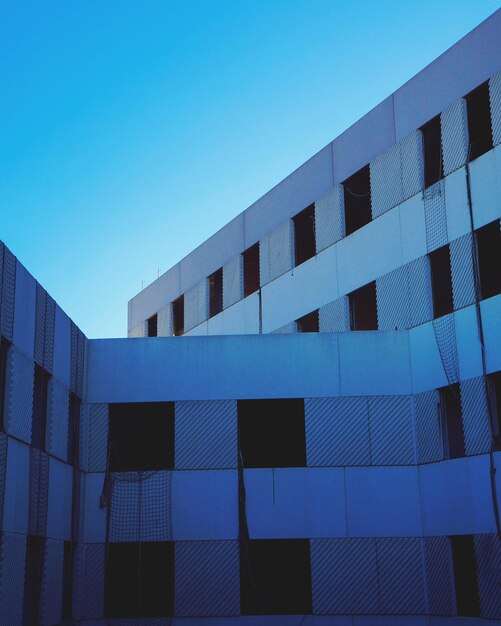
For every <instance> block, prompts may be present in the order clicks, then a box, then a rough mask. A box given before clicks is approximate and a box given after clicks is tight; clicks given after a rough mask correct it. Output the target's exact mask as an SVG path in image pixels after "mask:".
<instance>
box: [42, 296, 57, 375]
mask: <svg viewBox="0 0 501 626" xmlns="http://www.w3.org/2000/svg"><path fill="white" fill-rule="evenodd" d="M55 331H56V303H55V301H54V300H53V298H51V297H50V296H49V294H47V299H46V302H45V342H44V354H43V366H44V368H45V369H46V370H47V371H48V372H50V373H52V371H53V369H54V334H55Z"/></svg>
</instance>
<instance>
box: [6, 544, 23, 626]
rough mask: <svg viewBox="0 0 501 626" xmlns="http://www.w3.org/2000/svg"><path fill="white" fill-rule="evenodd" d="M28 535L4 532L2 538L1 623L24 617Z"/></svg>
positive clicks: (17, 620)
mask: <svg viewBox="0 0 501 626" xmlns="http://www.w3.org/2000/svg"><path fill="white" fill-rule="evenodd" d="M25 562H26V537H25V536H23V535H14V534H10V533H3V534H2V537H1V540H0V624H5V625H10V624H12V625H17V624H21V623H22V619H23V600H24V576H25Z"/></svg>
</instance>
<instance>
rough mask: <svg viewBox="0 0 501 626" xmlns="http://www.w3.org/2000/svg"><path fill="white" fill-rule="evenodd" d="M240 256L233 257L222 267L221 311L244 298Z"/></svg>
mask: <svg viewBox="0 0 501 626" xmlns="http://www.w3.org/2000/svg"><path fill="white" fill-rule="evenodd" d="M242 272H243V259H242V255H241V254H239V255H238V256H235V257H233V258H232V259H231V260H230V261H228V263H226V265H224V266H223V309H227V308H228V307H229V306H231V305H232V304H235V302H238V301H239V300H241V299H242V298H243V297H244V288H243V280H242V278H243V277H242Z"/></svg>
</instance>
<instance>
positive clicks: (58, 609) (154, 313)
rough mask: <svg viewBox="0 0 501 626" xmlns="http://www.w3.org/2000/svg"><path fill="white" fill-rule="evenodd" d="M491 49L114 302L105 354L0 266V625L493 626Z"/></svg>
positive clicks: (495, 309) (496, 542) (365, 121)
mask: <svg viewBox="0 0 501 626" xmlns="http://www.w3.org/2000/svg"><path fill="white" fill-rule="evenodd" d="M500 35H501V10H500V11H498V12H496V13H495V14H494V15H493V16H491V17H490V18H489V19H488V20H486V21H485V22H484V23H482V24H481V25H480V26H479V27H478V28H476V29H475V30H474V31H472V32H471V33H470V34H469V35H467V36H466V37H465V38H464V39H462V40H461V41H459V42H458V43H457V44H456V45H455V46H454V47H452V48H451V49H450V50H448V51H447V52H446V53H445V54H443V55H442V56H441V57H439V58H438V59H437V60H436V61H435V62H434V63H432V64H431V65H430V66H428V67H427V68H425V69H424V70H423V71H422V72H421V73H419V74H418V75H417V76H415V77H414V78H413V79H412V80H410V81H409V82H408V83H406V84H405V85H404V86H403V87H402V88H400V89H399V90H398V91H397V92H395V93H394V94H393V95H392V96H390V97H389V98H388V99H386V100H385V101H384V102H382V103H381V104H380V105H379V106H378V107H376V108H375V109H374V110H373V111H371V112H370V113H368V114H367V115H366V116H365V117H364V118H362V119H361V120H360V121H359V122H357V123H356V124H355V125H354V126H352V127H351V128H350V129H348V130H347V131H346V132H345V133H343V134H342V135H341V136H340V137H338V138H337V139H335V140H334V141H333V142H332V143H330V144H329V145H328V146H327V147H326V148H324V149H323V150H321V151H320V152H319V153H318V154H317V155H315V156H314V157H312V159H310V160H309V161H308V162H307V163H305V164H304V165H303V166H302V167H300V168H299V169H298V170H297V171H296V172H294V173H293V174H291V175H290V176H289V177H288V178H287V179H286V180H284V181H283V182H282V183H281V184H280V185H278V186H277V187H276V188H274V189H273V190H271V191H270V192H269V193H268V194H266V195H265V196H264V197H263V198H261V199H260V200H259V201H257V202H256V203H255V204H254V205H252V206H251V207H250V208H249V209H247V210H246V211H245V212H244V213H243V214H242V215H240V216H238V217H237V218H235V219H234V220H233V221H232V222H230V223H229V224H228V225H227V226H226V227H224V228H223V229H222V230H221V231H219V232H218V233H216V234H215V235H214V236H213V237H212V238H210V239H209V240H208V241H207V242H206V243H204V244H203V245H202V246H200V247H199V248H197V249H196V250H194V251H193V252H192V253H191V254H190V255H188V256H187V257H186V258H185V259H183V260H182V261H181V262H180V263H179V264H178V265H176V266H175V267H174V268H172V269H171V270H169V271H168V272H166V273H165V274H164V275H163V276H161V277H160V278H159V279H158V280H156V281H155V282H154V283H153V284H152V285H150V286H149V287H147V288H146V289H145V290H143V291H142V292H141V293H140V294H138V295H137V296H136V297H135V298H133V300H132V301H131V302H130V303H129V333H128V334H129V338H127V339H117V340H115V339H113V340H92V339H87V338H86V337H84V335H83V334H82V333H81V332H80V331H79V329H78V327H77V326H76V325H75V324H74V323H73V322H72V321H71V320H69V318H68V317H67V316H66V315H65V314H64V312H63V311H62V310H61V309H60V307H59V306H58V305H57V304H56V303H55V302H54V300H53V299H52V298H51V297H50V296H49V295H48V294H47V293H46V291H45V290H44V289H43V288H42V287H41V286H40V285H39V284H38V283H37V282H36V280H35V279H34V278H33V277H32V276H31V275H30V274H29V273H28V272H27V270H26V269H25V268H24V267H23V266H22V264H21V263H20V262H19V261H18V260H17V259H15V257H14V256H13V255H12V253H11V252H10V251H9V250H8V248H7V247H6V246H3V244H2V247H1V254H0V259H1V265H0V270H1V271H0V277H1V290H0V294H1V300H0V311H1V317H0V332H1V342H0V372H1V376H0V394H1V397H0V408H1V413H0V418H1V421H0V426H1V433H0V523H1V543H0V623H2V624H12V625H17V624H19V625H24V624H43V625H46V624H47V625H48V624H57V623H60V622H62V621H67V622H69V621H72V620H73V621H77V622H79V623H86V622H88V623H93V624H94V623H96V622H97V623H98V621H99V620H103V619H105V618H110V619H111V618H115V617H116V618H148V617H151V618H155V619H153V621H147V622H145V623H148V624H150V623H154V624H157V623H158V624H189V625H190V626H192V625H193V624H197V625H198V624H219V623H221V624H223V623H224V624H237V623H242V624H285V625H289V624H290V625H291V626H292V625H296V624H310V625H312V624H329V625H330V624H335V625H336V626H338V625H344V624H350V625H355V626H363V625H364V626H365V625H368V624H371V625H372V624H385V625H386V624H409V625H411V624H412V625H415V624H419V625H422V624H423V625H424V624H426V625H428V624H481V623H491V624H495V623H501V532H500V512H499V508H500V506H501V504H500V503H501V479H500V478H499V473H498V474H497V475H496V469H497V468H499V467H501V450H500V449H501V350H500V347H501V330H500V329H501V324H500V319H501V315H500V314H501V239H500V218H501V72H500V70H501V36H500ZM170 335H184V336H183V337H172V336H170ZM194 335H196V336H194ZM152 336H153V337H155V338H154V339H152V338H151V337H152ZM263 616H268V617H263ZM468 617H470V618H471V619H467V618H468ZM119 623H128V622H127V621H125V622H124V621H122V620H120V622H119ZM132 623H135V624H136V623H138V621H137V620H136V621H133V622H132Z"/></svg>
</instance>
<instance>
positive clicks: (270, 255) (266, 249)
mask: <svg viewBox="0 0 501 626" xmlns="http://www.w3.org/2000/svg"><path fill="white" fill-rule="evenodd" d="M292 242H293V226H292V220H287V221H285V222H283V223H282V224H281V225H280V226H279V227H278V228H275V230H273V231H272V232H271V233H269V235H267V236H266V237H265V238H264V240H262V241H260V242H259V273H260V279H261V285H264V284H266V283H268V282H270V281H272V280H274V279H275V278H278V277H279V276H281V275H282V274H285V272H288V271H289V270H290V269H291V268H292V265H293V244H292Z"/></svg>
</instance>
